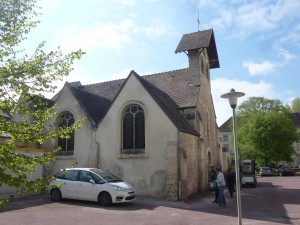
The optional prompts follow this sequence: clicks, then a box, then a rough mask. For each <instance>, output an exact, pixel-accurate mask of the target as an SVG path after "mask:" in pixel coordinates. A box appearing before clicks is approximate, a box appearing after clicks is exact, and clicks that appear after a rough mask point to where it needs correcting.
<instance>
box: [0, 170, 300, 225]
mask: <svg viewBox="0 0 300 225" xmlns="http://www.w3.org/2000/svg"><path fill="white" fill-rule="evenodd" d="M241 196H242V201H241V202H242V223H243V225H244V224H245V225H246V224H248V225H250V224H251V225H270V224H275V225H279V224H299V225H300V176H295V177H258V185H257V188H242V190H241ZM213 198H214V196H213V193H212V192H211V193H202V194H199V195H197V196H194V197H193V198H191V199H189V200H187V201H167V200H160V199H155V198H145V197H144V198H142V197H138V198H137V199H136V201H134V202H132V203H126V204H117V205H114V206H111V207H107V208H105V207H100V206H98V205H97V204H96V203H93V202H82V201H73V200H64V201H61V202H52V201H51V200H50V199H49V198H48V196H47V194H43V195H40V196H32V197H22V198H21V197H19V198H14V199H12V201H11V202H10V203H9V204H7V205H6V206H5V208H3V209H0V225H2V224H3V225H4V224H5V225H48V224H49V225H50V224H51V225H94V224H97V225H98V224H101V225H102V224H103V225H110V224H113V225H119V224H121V225H168V224H172V225H190V224H195V225H196V224H197V225H198V224H200V225H208V224H213V225H233V224H238V218H237V208H236V196H234V197H233V198H229V193H228V192H227V193H226V200H227V207H226V208H217V207H216V204H215V203H212V200H213Z"/></svg>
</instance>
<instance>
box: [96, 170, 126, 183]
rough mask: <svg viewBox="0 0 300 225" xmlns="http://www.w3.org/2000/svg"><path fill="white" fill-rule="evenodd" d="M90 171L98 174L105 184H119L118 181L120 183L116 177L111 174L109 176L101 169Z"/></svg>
mask: <svg viewBox="0 0 300 225" xmlns="http://www.w3.org/2000/svg"><path fill="white" fill-rule="evenodd" d="M91 171H92V172H94V173H96V174H98V175H99V176H100V177H102V179H103V180H105V181H106V182H120V181H122V180H121V179H120V178H118V177H117V176H115V175H113V174H111V173H109V172H107V171H104V170H101V169H91Z"/></svg>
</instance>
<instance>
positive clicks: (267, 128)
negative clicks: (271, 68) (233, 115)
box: [237, 97, 300, 165]
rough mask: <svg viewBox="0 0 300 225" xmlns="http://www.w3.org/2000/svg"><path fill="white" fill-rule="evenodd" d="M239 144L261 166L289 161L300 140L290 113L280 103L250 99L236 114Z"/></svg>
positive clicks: (259, 98) (258, 98)
mask: <svg viewBox="0 0 300 225" xmlns="http://www.w3.org/2000/svg"><path fill="white" fill-rule="evenodd" d="M237 115H238V116H237V129H238V145H239V150H240V151H242V154H243V156H244V157H246V158H247V157H253V158H254V159H256V160H257V162H258V164H260V165H263V164H264V165H267V164H269V163H277V162H279V161H290V160H291V157H292V155H293V153H294V148H293V144H294V143H295V142H297V141H298V140H299V138H300V137H299V134H298V133H297V129H296V128H295V126H294V124H293V122H292V120H291V118H290V114H288V113H287V111H286V109H285V107H284V106H283V105H282V103H281V102H280V101H279V100H270V99H265V98H262V97H251V98H249V100H247V101H245V102H243V103H242V104H241V105H240V107H239V108H238V111H237Z"/></svg>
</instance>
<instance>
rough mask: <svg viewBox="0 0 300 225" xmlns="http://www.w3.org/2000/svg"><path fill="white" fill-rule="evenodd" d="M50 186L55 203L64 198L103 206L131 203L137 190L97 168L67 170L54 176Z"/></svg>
mask: <svg viewBox="0 0 300 225" xmlns="http://www.w3.org/2000/svg"><path fill="white" fill-rule="evenodd" d="M54 177H55V179H54V180H53V181H51V183H50V186H49V194H50V197H51V199H52V200H53V201H60V200H61V199H62V198H68V199H78V200H86V201H95V202H98V203H99V204H100V205H102V206H109V205H111V204H112V203H123V202H130V201H133V200H134V199H135V190H134V189H133V187H131V186H130V185H129V184H127V183H125V182H123V181H122V180H120V179H119V178H118V177H116V176H115V175H113V174H111V173H109V172H106V171H104V170H102V169H96V168H72V169H65V170H62V171H61V172H59V173H57V174H56V175H54Z"/></svg>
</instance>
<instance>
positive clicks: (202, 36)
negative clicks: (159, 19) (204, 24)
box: [175, 29, 220, 69]
mask: <svg viewBox="0 0 300 225" xmlns="http://www.w3.org/2000/svg"><path fill="white" fill-rule="evenodd" d="M201 48H206V49H207V53H208V57H209V64H210V68H211V69H214V68H220V63H219V58H218V52H217V47H216V42H215V36H214V31H213V30H212V29H209V30H203V31H198V32H195V33H191V34H184V35H183V36H182V38H181V40H180V42H179V44H178V46H177V48H176V50H175V53H178V52H184V51H191V50H196V49H201Z"/></svg>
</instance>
